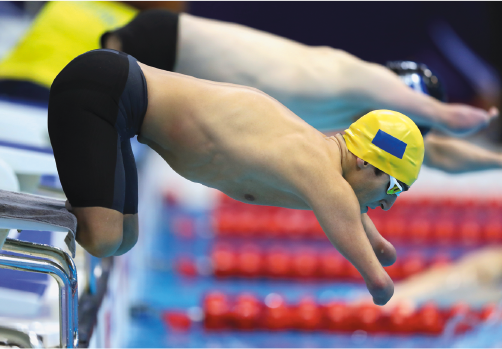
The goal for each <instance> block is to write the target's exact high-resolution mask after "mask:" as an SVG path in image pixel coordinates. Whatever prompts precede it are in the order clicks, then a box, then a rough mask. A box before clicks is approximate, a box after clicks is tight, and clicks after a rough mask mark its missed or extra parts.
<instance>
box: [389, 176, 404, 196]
mask: <svg viewBox="0 0 502 349" xmlns="http://www.w3.org/2000/svg"><path fill="white" fill-rule="evenodd" d="M389 177H390V185H389V189H387V194H389V195H392V194H396V195H397V196H399V194H401V192H402V191H403V188H402V187H401V186H400V185H399V182H398V181H397V179H395V178H394V177H392V176H389Z"/></svg>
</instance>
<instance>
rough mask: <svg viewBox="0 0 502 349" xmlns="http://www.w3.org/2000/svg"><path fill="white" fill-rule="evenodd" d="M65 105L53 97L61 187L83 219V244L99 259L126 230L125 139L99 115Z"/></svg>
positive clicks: (53, 128)
mask: <svg viewBox="0 0 502 349" xmlns="http://www.w3.org/2000/svg"><path fill="white" fill-rule="evenodd" d="M65 104H66V103H64V101H61V100H57V99H56V100H54V99H51V103H50V107H49V135H50V138H51V143H52V147H53V150H54V157H55V160H56V165H57V168H58V173H59V178H60V181H61V185H62V187H63V190H64V192H65V194H66V196H67V198H68V200H69V202H70V204H71V205H72V207H73V213H74V214H75V216H76V217H77V222H78V227H77V241H78V242H79V243H80V244H81V245H82V246H83V247H84V248H85V249H86V250H87V251H88V252H90V253H91V254H93V255H95V256H97V257H105V256H108V255H112V254H113V253H114V252H115V251H116V250H117V248H118V247H119V246H120V244H121V243H122V230H123V214H122V212H121V211H122V209H123V203H124V196H125V193H124V185H125V184H124V183H125V175H124V170H123V166H122V161H121V156H120V146H119V145H120V141H119V136H118V134H117V131H116V130H115V128H114V127H113V126H112V125H111V124H110V123H108V122H107V121H105V120H104V119H103V118H101V117H100V116H98V115H96V113H94V112H90V111H86V110H83V109H82V108H72V106H71V105H65ZM59 108H63V109H64V111H61V110H57V109H59Z"/></svg>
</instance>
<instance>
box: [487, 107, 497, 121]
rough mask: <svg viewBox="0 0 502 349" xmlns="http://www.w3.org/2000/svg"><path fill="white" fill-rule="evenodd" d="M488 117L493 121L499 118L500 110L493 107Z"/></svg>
mask: <svg viewBox="0 0 502 349" xmlns="http://www.w3.org/2000/svg"><path fill="white" fill-rule="evenodd" d="M488 116H489V117H490V119H491V120H493V119H494V118H496V117H498V116H499V110H498V108H497V107H491V108H490V110H488Z"/></svg>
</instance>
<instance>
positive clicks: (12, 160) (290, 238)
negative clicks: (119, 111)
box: [0, 1, 502, 347]
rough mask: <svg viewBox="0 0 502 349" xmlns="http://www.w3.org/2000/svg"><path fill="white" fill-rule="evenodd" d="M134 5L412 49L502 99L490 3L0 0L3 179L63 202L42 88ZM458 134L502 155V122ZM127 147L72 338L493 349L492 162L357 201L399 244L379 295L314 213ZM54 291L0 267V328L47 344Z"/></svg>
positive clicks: (498, 342) (407, 53)
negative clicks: (379, 201)
mask: <svg viewBox="0 0 502 349" xmlns="http://www.w3.org/2000/svg"><path fill="white" fill-rule="evenodd" d="M148 8H166V9H169V10H171V11H174V12H187V13H190V14H192V15H195V16H200V17H206V18H211V19H217V20H222V21H227V22H235V23H239V24H243V25H246V26H249V27H252V28H256V29H260V30H263V31H267V32H270V33H273V34H277V35H280V36H283V37H285V38H289V39H292V40H296V41H298V42H301V43H304V44H307V45H325V46H331V47H334V48H337V49H342V50H345V51H347V52H349V53H351V54H353V55H355V56H357V57H359V58H361V59H363V60H366V61H370V62H375V63H379V64H383V65H385V64H386V62H387V61H393V60H412V61H416V62H421V63H424V64H426V65H427V66H428V67H429V68H430V69H431V70H432V71H434V73H435V74H436V75H437V76H438V77H439V78H440V80H441V82H442V84H443V85H444V88H445V90H446V94H447V97H448V101H449V102H455V103H465V104H470V105H473V106H478V107H481V108H484V109H487V108H489V107H490V106H492V105H495V106H497V107H499V108H500V107H501V105H500V101H501V95H500V93H501V80H500V76H501V75H500V74H501V71H502V51H501V48H500V45H499V43H500V39H501V35H502V26H501V24H500V21H499V15H501V14H502V5H501V4H500V3H494V2H455V3H451V2H439V3H437V2H210V1H208V2H179V1H173V2H162V1H160V2H150V1H144V2H143V1H137V2H136V1H132V2H99V3H98V2H86V3H80V2H68V3H66V2H56V3H51V2H29V1H19V2H18V1H16V2H11V1H2V2H0V188H1V189H5V190H12V191H24V192H31V193H38V194H43V195H51V196H54V197H59V198H64V194H63V193H62V191H61V186H60V184H59V180H58V177H57V171H56V169H55V165H54V163H53V159H52V156H51V153H50V142H49V139H48V134H47V130H46V120H47V103H48V96H49V88H50V84H51V83H52V80H53V79H54V77H55V76H56V74H57V73H58V72H59V71H60V70H61V69H62V68H63V67H64V66H65V65H66V64H67V63H68V62H69V61H70V60H71V59H72V58H74V57H75V56H77V55H78V54H81V53H83V52H85V51H88V50H91V49H96V48H98V47H99V37H100V35H101V34H102V33H103V32H104V31H107V30H111V29H114V28H117V27H120V26H123V25H124V24H126V23H128V22H129V21H130V20H131V19H132V18H133V17H134V16H135V15H136V14H137V13H138V12H139V11H141V10H144V9H148ZM469 140H471V141H472V142H474V143H475V144H479V145H483V146H484V147H487V148H489V149H492V150H494V151H497V152H499V153H501V147H502V123H501V122H500V118H499V119H498V120H496V121H494V122H493V123H492V124H490V126H489V127H488V128H486V129H485V130H482V131H480V132H478V133H477V134H474V135H472V136H470V137H469ZM133 150H134V153H135V156H136V160H137V164H138V172H139V178H140V184H139V185H140V212H139V216H140V217H141V218H140V240H139V242H138V245H137V246H136V247H135V248H134V249H133V250H131V251H130V252H128V253H127V254H126V255H124V256H120V257H116V258H114V259H113V260H112V259H106V260H98V259H96V258H94V257H91V256H89V255H88V254H86V253H85V252H84V251H83V250H80V251H79V253H78V255H77V258H76V263H77V267H78V268H79V294H81V296H80V298H81V303H80V306H79V309H81V314H80V321H79V326H80V330H81V331H82V334H81V336H80V337H81V343H80V345H81V346H83V347H86V346H90V347H93V346H95V347H98V346H101V347H500V346H502V334H501V333H502V332H501V331H500V330H501V329H502V318H501V316H502V311H501V310H502V308H501V307H500V300H501V299H502V285H501V284H500V283H501V281H502V248H501V245H500V244H501V243H502V184H501V183H500V179H501V178H502V170H487V171H482V172H476V173H470V174H461V175H452V174H446V173H444V172H440V171H438V170H434V169H430V168H427V167H425V168H423V169H422V172H421V174H420V180H419V181H417V183H416V184H415V185H414V187H413V190H411V191H410V192H408V193H403V195H402V196H400V198H399V200H398V201H397V202H396V204H395V206H394V207H393V209H392V210H391V211H389V212H383V211H382V210H380V209H376V210H374V211H372V212H371V214H370V215H371V217H372V219H373V221H374V223H375V225H376V226H377V228H378V230H379V231H380V233H381V234H382V235H383V236H384V237H386V238H387V239H388V240H389V241H390V242H392V243H393V244H394V245H395V247H396V249H397V254H398V261H397V262H396V264H395V265H393V266H391V267H388V268H386V269H387V271H388V273H389V275H390V276H391V277H392V278H393V280H394V281H395V282H396V285H397V287H398V288H399V292H398V291H396V302H395V304H394V305H393V307H390V306H389V307H382V308H379V307H375V306H372V305H371V304H369V303H368V301H367V290H366V287H365V285H364V283H363V282H362V279H361V278H360V277H359V275H358V273H357V271H356V270H355V268H353V267H352V266H351V265H350V264H349V263H348V262H346V261H345V260H344V259H343V258H342V257H341V256H340V255H339V254H338V253H337V252H336V251H335V250H334V249H333V247H332V246H331V244H330V243H329V241H328V240H327V238H326V237H325V236H324V233H323V232H322V229H321V228H320V226H319V225H318V224H317V222H316V220H315V217H314V216H313V214H312V213H311V212H304V211H296V210H287V209H279V208H272V207H260V206H253V205H245V204H242V203H239V202H237V201H234V200H232V199H230V198H228V197H226V196H224V195H223V194H221V193H219V192H217V191H216V190H213V189H208V188H205V187H203V186H201V185H198V184H194V183H192V182H189V181H186V180H185V179H183V178H181V177H179V176H178V175H177V174H176V173H174V172H173V171H172V170H171V169H170V168H169V167H168V165H166V164H165V163H164V162H163V160H162V159H160V157H158V155H156V154H155V153H154V152H153V151H151V150H149V149H147V148H146V147H144V146H143V145H141V144H139V143H138V142H133ZM11 237H15V238H18V239H26V240H29V241H39V242H43V243H51V244H54V245H56V246H61V247H62V248H64V243H63V241H62V238H64V237H61V236H59V235H57V234H52V233H50V232H47V234H46V235H43V234H42V235H41V234H30V232H24V231H23V232H22V233H17V232H12V234H11ZM499 256H500V258H499ZM54 287H55V286H54V283H53V281H51V280H49V279H48V278H41V277H36V278H34V277H33V276H30V275H26V274H25V273H23V272H13V271H5V270H3V269H0V325H7V324H10V325H12V324H16V326H17V327H20V328H29V329H32V330H34V331H36V332H37V333H38V334H39V336H40V337H41V338H42V340H43V343H44V346H54V345H56V344H57V339H58V338H59V337H58V332H57V326H55V325H54V324H55V323H57V321H58V319H57V315H58V314H57V309H56V308H57V306H56V305H54V304H56V303H55V302H57V292H55V293H54V290H55V288H54ZM396 290H398V289H397V288H396ZM89 309H92V311H90V310H89ZM83 314H85V316H84V315H83ZM1 344H2V342H1V337H0V345H1Z"/></svg>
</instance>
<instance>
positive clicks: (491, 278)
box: [388, 247, 502, 307]
mask: <svg viewBox="0 0 502 349" xmlns="http://www.w3.org/2000/svg"><path fill="white" fill-rule="evenodd" d="M501 278H502V248H501V247H485V248H482V249H480V250H477V251H474V252H472V253H469V254H467V255H466V256H464V257H462V258H461V259H460V260H459V261H457V262H455V263H453V264H451V265H445V266H440V267H435V268H431V269H429V270H426V271H424V272H422V273H420V274H416V275H413V276H411V277H409V278H407V279H406V280H404V281H401V282H399V283H397V284H396V288H395V294H394V297H392V300H391V301H390V302H389V303H388V306H389V307H392V306H394V305H397V304H398V303H400V302H402V301H406V302H411V303H415V304H416V303H418V302H420V301H421V300H425V299H432V298H434V297H435V296H438V295H440V294H441V293H445V292H452V291H455V292H458V291H459V290H461V289H462V288H465V289H468V290H469V291H470V292H471V293H472V291H473V290H472V287H473V286H474V287H475V286H480V285H487V284H493V283H495V282H497V281H499V280H500V279H501Z"/></svg>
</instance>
